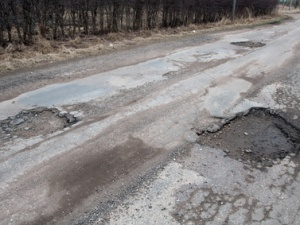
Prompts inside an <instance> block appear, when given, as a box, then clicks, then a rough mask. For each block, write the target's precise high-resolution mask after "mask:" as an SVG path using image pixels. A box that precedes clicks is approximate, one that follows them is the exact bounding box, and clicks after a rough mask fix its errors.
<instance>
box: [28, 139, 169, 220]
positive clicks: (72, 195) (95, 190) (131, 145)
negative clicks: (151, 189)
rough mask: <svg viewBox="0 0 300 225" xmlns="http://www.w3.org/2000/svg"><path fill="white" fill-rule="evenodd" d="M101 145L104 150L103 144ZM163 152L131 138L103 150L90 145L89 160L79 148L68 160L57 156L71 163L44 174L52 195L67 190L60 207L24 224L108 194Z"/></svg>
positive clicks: (58, 158)
mask: <svg viewBox="0 0 300 225" xmlns="http://www.w3.org/2000/svg"><path fill="white" fill-rule="evenodd" d="M99 148H100V149H101V147H100V146H99ZM161 151H163V149H158V148H152V147H150V146H148V145H146V144H145V143H144V142H143V141H141V140H140V139H137V138H134V137H130V138H129V140H128V141H127V142H125V143H123V144H122V145H119V146H116V147H114V148H113V149H112V150H107V151H104V152H103V151H97V152H91V151H90V149H89V145H88V144H87V145H86V153H85V154H86V155H89V156H90V157H89V158H88V159H83V156H82V154H81V153H80V154H77V152H76V151H74V153H72V156H71V157H69V158H68V159H66V158H64V157H57V158H56V159H54V160H55V161H56V162H59V163H60V164H67V165H68V166H67V167H66V168H64V170H61V169H58V168H52V169H51V173H50V174H47V173H45V174H46V175H45V177H46V179H47V180H48V181H49V184H50V188H51V190H50V195H52V196H55V195H57V193H64V194H63V197H62V198H61V200H60V201H59V207H58V208H57V209H56V211H55V212H54V213H52V214H51V215H48V216H45V215H40V216H39V217H38V218H36V219H35V220H34V221H30V222H28V223H24V224H30V225H33V224H46V223H48V222H50V221H53V219H54V218H56V219H57V218H60V217H63V216H65V215H67V214H69V213H71V212H72V211H73V210H74V208H75V207H76V206H78V205H80V204H83V201H84V200H85V199H86V198H87V197H89V196H91V195H96V196H97V195H99V194H100V193H101V192H103V191H105V192H106V193H107V195H109V194H108V193H109V192H110V190H111V189H112V187H111V184H112V183H116V182H117V180H120V181H121V183H123V182H124V183H125V181H126V180H130V179H132V177H131V176H132V171H133V170H136V169H138V168H140V167H141V166H142V165H143V164H144V163H145V162H146V161H148V160H151V159H153V158H155V157H156V156H157V155H158V154H159V153H160V152H161ZM124 153H125V154H124ZM70 161H71V162H72V163H70ZM139 174H141V173H140V172H139ZM122 186H123V184H121V187H122ZM107 189H110V190H107ZM98 197H99V196H98ZM102 199H105V197H103V198H102ZM112 202H113V201H112ZM112 202H111V201H108V202H106V204H113V203H112ZM107 207H108V206H107Z"/></svg>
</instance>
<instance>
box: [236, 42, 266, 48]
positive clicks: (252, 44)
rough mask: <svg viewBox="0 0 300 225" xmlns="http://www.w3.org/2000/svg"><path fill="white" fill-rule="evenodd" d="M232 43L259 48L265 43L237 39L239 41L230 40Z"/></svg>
mask: <svg viewBox="0 0 300 225" xmlns="http://www.w3.org/2000/svg"><path fill="white" fill-rule="evenodd" d="M230 44H232V45H237V46H242V47H248V48H260V47H263V46H265V45H266V44H264V43H261V42H253V41H239V42H231V43H230Z"/></svg>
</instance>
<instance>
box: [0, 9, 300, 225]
mask: <svg viewBox="0 0 300 225" xmlns="http://www.w3.org/2000/svg"><path fill="white" fill-rule="evenodd" d="M293 17H294V19H293V20H290V21H286V22H284V23H283V24H279V25H268V26H261V27H256V28H253V29H243V30H235V31H226V32H221V33H215V34H210V35H209V36H205V37H204V36H203V35H198V36H197V34H196V35H194V36H193V37H192V38H191V37H190V39H189V41H186V40H187V39H188V38H186V39H185V40H180V39H179V40H173V41H172V43H176V42H178V43H180V42H183V43H189V44H187V45H186V46H182V44H174V48H173V49H172V48H171V46H170V45H171V44H169V47H168V49H167V48H166V47H165V48H161V49H160V48H159V46H160V45H159V44H153V46H152V47H153V49H156V50H157V51H156V52H151V53H145V52H144V51H146V49H148V50H149V49H151V44H150V45H149V46H146V47H145V48H144V50H143V47H139V48H138V50H136V52H134V51H133V50H125V51H124V52H122V53H120V55H121V56H122V57H123V58H124V61H122V58H120V56H119V58H118V60H120V66H118V67H116V68H113V66H111V65H107V69H105V65H101V69H94V70H91V71H89V72H88V73H86V74H84V72H82V71H81V72H80V75H78V74H76V73H75V72H74V74H76V76H74V77H73V78H72V79H70V80H69V81H68V80H66V79H65V77H68V76H70V71H68V68H69V69H70V68H72V65H73V67H74V66H75V65H76V62H75V63H74V62H70V63H69V64H68V65H67V66H64V67H63V68H64V69H63V70H62V71H61V72H59V73H58V74H56V75H55V77H54V78H55V79H54V81H55V82H54V81H53V82H52V81H49V83H47V82H46V81H45V80H42V83H44V82H46V83H45V85H41V84H40V83H39V82H40V80H39V79H38V78H35V79H36V80H35V81H32V82H33V83H34V82H37V85H36V86H32V87H29V86H28V85H27V86H26V82H25V81H22V82H24V83H25V84H23V83H22V82H20V83H21V84H22V85H24V88H23V89H22V88H21V89H20V90H23V91H22V93H19V91H17V90H14V89H13V88H12V87H7V89H5V88H3V90H2V92H3V95H4V96H11V98H9V97H6V98H5V99H3V101H2V102H0V110H1V114H0V119H1V120H4V119H6V118H7V117H13V116H14V115H16V114H18V113H19V112H20V111H21V110H29V109H32V108H36V107H51V108H57V109H58V110H60V111H61V112H63V113H64V112H69V113H71V114H73V115H75V116H78V119H80V122H79V123H76V124H75V125H73V126H72V127H66V128H64V129H61V130H57V131H55V132H54V133H49V134H46V135H39V133H36V134H33V135H32V136H31V137H29V138H22V137H18V136H16V137H11V138H10V139H9V140H8V141H7V140H6V141H5V142H4V141H3V143H1V147H0V174H1V180H0V199H1V201H0V221H1V222H0V224H3V225H4V224H5V225H6V224H213V225H217V224H220V225H221V224H272V225H274V224H295V225H296V224H300V202H299V201H298V199H299V198H300V175H299V156H298V155H297V154H294V153H293V154H288V155H287V156H286V157H285V158H283V159H280V160H279V161H278V162H276V164H274V165H273V166H272V167H266V168H264V169H263V170H262V169H258V168H254V167H249V166H247V164H245V162H243V161H241V160H236V159H233V158H230V157H226V151H225V150H226V149H222V147H221V146H220V147H219V148H212V147H208V146H204V145H201V143H199V139H198V138H199V137H198V135H199V131H202V130H205V129H206V128H208V127H210V126H212V125H216V124H221V122H222V120H223V119H224V118H232V117H233V116H235V115H236V114H238V113H241V112H245V111H247V110H249V109H251V108H253V107H262V108H268V109H272V110H274V111H276V112H278V113H279V114H280V115H281V116H282V117H284V118H285V119H286V121H287V122H289V123H291V124H293V126H295V129H296V128H300V122H299V121H300V114H299V103H300V100H299V99H300V88H299V87H300V86H299V83H300V78H299V73H300V64H299V60H300V56H299V54H298V52H299V49H300V45H299V37H300V29H299V27H300V17H299V15H294V16H293ZM197 39H199V40H198V41H196V42H192V41H191V40H197ZM244 41H251V42H261V43H265V44H266V45H265V46H262V47H259V48H249V47H243V46H236V45H232V44H231V42H244ZM195 43H196V44H195ZM161 45H162V46H163V45H164V44H161ZM126 51H128V55H127V54H126ZM116 54H117V53H116ZM139 56H141V57H139ZM107 57H108V56H103V60H105V59H106V58H107ZM128 57H132V59H131V60H128V59H127V58H128ZM97 60H100V61H101V56H99V57H98V58H97ZM97 60H95V59H94V61H93V63H92V65H94V66H95V68H97V66H96V65H97V64H98V62H97ZM81 63H82V62H81ZM116 64H118V63H116ZM89 66H91V65H89ZM102 67H103V68H102ZM41 70H43V69H40V70H38V71H39V73H47V71H48V73H49V69H45V70H44V71H43V72H41ZM56 70H57V69H56ZM70 70H71V71H72V69H70ZM33 73H37V71H33ZM38 75H39V74H38V73H37V74H36V76H37V77H38ZM15 77H18V79H21V78H20V75H18V74H17V75H15ZM2 79H4V80H5V81H7V79H8V78H6V77H4V78H2ZM0 82H1V79H0ZM8 83H9V82H8ZM22 85H20V86H22ZM46 122H49V121H45V123H46ZM261 122H262V123H263V121H261ZM49 124H50V125H48V126H51V123H49ZM41 126H43V124H41ZM22 129H23V128H22ZM243 129H244V128H243ZM241 132H243V133H244V132H245V131H244V130H242V129H241ZM233 140H234V138H233ZM233 140H228V141H233ZM298 150H299V149H298Z"/></svg>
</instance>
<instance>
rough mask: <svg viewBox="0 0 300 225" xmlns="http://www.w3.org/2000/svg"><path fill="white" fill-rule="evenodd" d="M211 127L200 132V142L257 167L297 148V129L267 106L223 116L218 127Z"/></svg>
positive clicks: (299, 148) (299, 136)
mask: <svg viewBox="0 0 300 225" xmlns="http://www.w3.org/2000/svg"><path fill="white" fill-rule="evenodd" d="M212 128H216V129H212ZM212 128H209V129H207V130H206V131H204V132H202V133H201V134H199V143H200V144H202V145H207V146H210V147H213V148H219V149H222V150H223V151H224V152H225V153H226V154H227V156H228V157H231V158H234V159H236V160H239V161H243V162H245V163H247V164H250V165H252V166H255V167H257V168H262V167H268V166H272V165H274V164H277V163H279V162H280V160H282V159H283V158H285V157H286V156H287V155H290V156H295V155H296V154H298V153H299V151H300V130H299V129H298V128H296V127H294V126H293V125H292V124H289V123H288V122H287V121H286V120H285V119H284V118H283V117H281V116H279V115H278V114H276V113H274V112H272V111H270V110H268V109H262V108H255V109H251V110H250V111H249V113H248V114H247V115H242V114H241V115H238V116H236V117H235V118H233V119H231V120H228V121H226V120H224V126H223V127H221V128H220V127H219V126H218V125H215V126H214V127H212Z"/></svg>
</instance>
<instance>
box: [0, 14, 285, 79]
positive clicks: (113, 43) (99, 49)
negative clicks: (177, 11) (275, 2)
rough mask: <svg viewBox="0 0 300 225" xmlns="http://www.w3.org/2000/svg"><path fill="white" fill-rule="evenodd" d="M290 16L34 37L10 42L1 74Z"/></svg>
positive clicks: (0, 54) (2, 52)
mask: <svg viewBox="0 0 300 225" xmlns="http://www.w3.org/2000/svg"><path fill="white" fill-rule="evenodd" d="M288 18H289V17H288V16H285V15H281V14H274V15H271V16H262V17H252V15H251V12H250V11H249V13H248V15H246V16H244V18H240V19H236V20H234V21H232V20H230V19H228V18H223V19H222V20H221V21H219V22H216V23H208V24H200V25H195V24H193V25H190V26H182V27H177V28H167V29H154V30H151V31H150V30H141V31H138V32H118V33H110V34H107V35H103V36H84V37H80V36H78V37H76V38H75V39H69V40H62V41H54V40H46V39H45V38H42V37H41V36H39V35H37V36H35V38H36V40H35V44H34V45H32V46H25V45H23V44H9V45H8V46H7V47H6V48H5V49H3V48H2V49H0V75H1V74H2V75H3V74H6V73H8V72H10V71H15V70H20V69H24V68H32V67H36V66H39V65H43V64H49V63H54V62H60V61H66V60H70V59H75V58H81V57H87V56H93V55H98V54H103V53H107V52H111V51H115V50H118V49H122V48H128V47H130V46H135V45H140V44H144V43H149V42H153V41H160V40H167V39H169V38H172V37H175V38H176V37H184V36H188V35H196V34H205V33H211V32H216V31H222V30H231V29H240V28H252V27H256V26H261V25H267V24H279V23H281V22H282V21H284V20H287V19H288Z"/></svg>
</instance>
